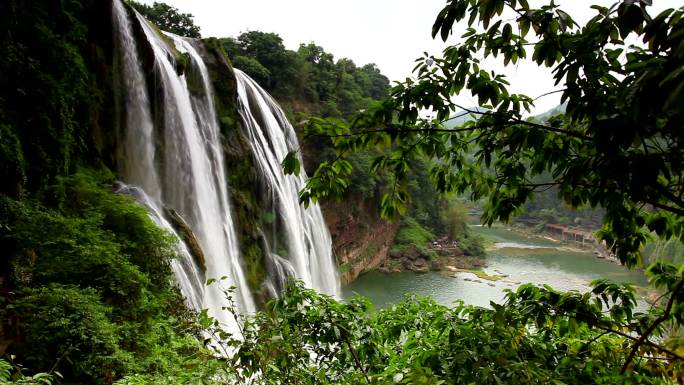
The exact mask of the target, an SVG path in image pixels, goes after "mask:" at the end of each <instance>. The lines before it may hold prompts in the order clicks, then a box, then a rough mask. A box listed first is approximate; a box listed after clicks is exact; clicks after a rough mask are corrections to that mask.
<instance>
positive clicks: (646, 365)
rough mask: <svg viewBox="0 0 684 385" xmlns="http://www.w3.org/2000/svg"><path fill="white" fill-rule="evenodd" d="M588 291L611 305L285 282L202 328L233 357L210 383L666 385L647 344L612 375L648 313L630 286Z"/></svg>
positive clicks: (570, 296) (567, 297)
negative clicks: (401, 296) (261, 302)
mask: <svg viewBox="0 0 684 385" xmlns="http://www.w3.org/2000/svg"><path fill="white" fill-rule="evenodd" d="M594 287H595V289H594V292H595V293H600V292H607V293H609V295H608V296H603V295H600V294H592V293H587V294H580V293H576V292H570V293H559V292H556V291H554V290H553V289H551V288H549V287H543V288H540V287H535V286H532V285H523V286H521V287H520V288H519V289H518V290H517V291H515V292H508V293H507V294H506V303H505V304H504V305H496V304H492V308H491V309H484V308H477V307H473V306H466V305H464V304H463V303H461V302H457V303H456V304H455V305H454V307H452V308H449V307H446V306H442V305H439V304H437V303H435V302H434V301H433V300H430V299H426V298H416V297H408V298H406V299H405V300H404V301H403V302H401V303H399V304H397V305H394V306H392V307H390V308H387V309H383V310H379V311H374V310H373V309H372V307H371V304H370V303H369V302H368V301H367V300H366V299H364V298H361V297H355V298H353V299H351V300H349V301H347V302H346V303H342V302H338V301H336V300H334V299H332V298H330V297H328V296H325V295H321V294H318V293H316V292H314V291H313V290H309V289H304V288H303V286H302V285H301V284H299V283H293V284H291V285H290V286H289V288H288V289H287V290H286V291H285V293H283V296H282V298H280V299H277V300H274V301H271V302H270V303H269V304H268V305H267V311H265V312H259V313H257V314H255V315H245V316H241V315H238V314H237V310H236V309H235V308H234V307H232V306H231V307H229V308H228V311H230V312H232V313H233V314H234V315H235V316H236V317H239V318H240V319H242V320H243V324H242V325H243V327H242V328H241V329H240V330H239V331H238V332H236V333H235V334H230V333H226V332H225V331H223V330H221V329H220V328H219V327H218V323H217V322H216V321H214V320H212V319H211V318H208V317H206V318H204V325H205V326H206V327H207V328H208V329H209V330H212V332H211V333H212V335H213V338H214V339H215V341H220V343H218V342H217V343H215V344H214V346H213V347H214V349H216V350H217V352H219V353H222V354H224V352H231V354H230V355H229V357H228V358H227V360H226V363H225V364H226V365H225V367H223V368H222V369H221V370H220V371H219V372H217V373H216V377H215V379H216V380H217V381H218V382H220V383H236V384H363V383H374V384H472V383H478V384H501V383H506V384H549V383H557V384H561V383H562V384H674V383H675V379H676V378H678V377H677V376H680V375H681V370H682V368H681V366H680V363H678V362H677V361H674V362H673V361H671V360H670V358H671V355H669V354H671V352H670V353H667V352H664V351H663V350H661V348H662V347H659V345H657V344H655V343H651V344H650V345H648V346H647V347H645V349H646V350H645V351H644V355H643V357H642V359H640V360H639V361H637V362H636V363H635V364H634V367H633V371H632V372H630V373H629V374H626V375H624V376H621V375H620V374H619V372H620V367H621V366H622V364H623V362H624V360H625V356H626V355H627V354H628V351H627V350H625V349H624V347H625V346H626V344H627V343H628V341H629V340H630V339H633V338H634V337H631V336H630V334H629V333H630V330H632V328H634V327H637V326H636V325H635V324H637V323H638V322H639V320H640V318H641V317H647V315H646V314H642V313H636V312H633V310H634V306H635V301H634V294H633V290H632V289H631V288H629V287H628V286H619V285H613V284H608V283H606V282H604V281H597V282H595V283H594ZM231 295H232V291H229V292H228V296H229V298H230V296H231ZM618 324H620V325H622V324H625V325H628V326H625V327H617V325H618ZM613 328H615V329H613ZM662 349H666V348H662ZM668 357H670V358H668ZM122 383H131V384H138V383H142V382H122ZM176 383H178V382H176Z"/></svg>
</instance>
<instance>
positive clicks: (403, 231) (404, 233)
mask: <svg viewBox="0 0 684 385" xmlns="http://www.w3.org/2000/svg"><path fill="white" fill-rule="evenodd" d="M433 239H435V235H434V234H433V233H432V232H431V231H430V230H428V229H426V228H425V227H423V226H421V225H420V223H418V221H416V220H415V219H413V218H412V217H405V218H404V219H403V220H402V222H401V227H400V228H399V232H398V233H397V236H396V237H395V239H394V245H395V247H396V248H398V249H399V250H402V251H403V250H404V249H406V248H407V247H408V246H411V245H413V246H416V247H417V248H419V249H424V248H425V247H426V246H427V245H428V244H429V243H430V242H431V241H432V240H433Z"/></svg>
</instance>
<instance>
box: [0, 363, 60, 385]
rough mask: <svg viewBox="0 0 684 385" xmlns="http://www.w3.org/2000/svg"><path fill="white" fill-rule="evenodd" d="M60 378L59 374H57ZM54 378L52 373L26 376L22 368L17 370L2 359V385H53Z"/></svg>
mask: <svg viewBox="0 0 684 385" xmlns="http://www.w3.org/2000/svg"><path fill="white" fill-rule="evenodd" d="M55 374H56V375H57V376H59V373H55ZM54 377H55V376H53V375H52V374H51V373H36V374H35V375H33V376H26V375H24V374H23V373H22V371H21V368H18V370H15V368H13V367H12V365H11V364H10V363H9V362H7V361H5V360H3V359H0V384H3V385H51V384H52V383H53V379H54Z"/></svg>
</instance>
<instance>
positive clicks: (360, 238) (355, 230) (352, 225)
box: [323, 197, 399, 285]
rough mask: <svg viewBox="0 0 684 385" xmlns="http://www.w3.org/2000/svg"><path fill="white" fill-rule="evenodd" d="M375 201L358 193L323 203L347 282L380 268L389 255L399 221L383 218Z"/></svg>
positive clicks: (344, 278)
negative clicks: (391, 221)
mask: <svg viewBox="0 0 684 385" xmlns="http://www.w3.org/2000/svg"><path fill="white" fill-rule="evenodd" d="M375 205H377V202H375V201H368V200H363V199H360V198H358V197H348V198H346V199H344V200H343V201H341V202H325V203H324V204H323V214H324V215H325V219H326V222H327V224H328V228H329V229H330V234H331V235H332V238H333V246H334V248H335V253H336V255H337V261H338V264H339V272H340V279H341V281H342V284H343V285H345V284H348V283H350V282H352V281H354V280H355V279H356V278H357V277H358V276H359V275H360V274H361V273H364V272H366V271H369V270H372V269H375V268H377V267H378V266H380V264H382V262H383V261H384V260H385V259H387V257H388V255H389V250H390V248H391V246H392V243H393V242H394V237H395V235H396V234H397V230H398V227H399V224H398V223H397V222H394V223H389V222H387V221H385V220H383V219H381V218H380V216H379V215H378V214H377V211H378V210H377V207H376V206H375Z"/></svg>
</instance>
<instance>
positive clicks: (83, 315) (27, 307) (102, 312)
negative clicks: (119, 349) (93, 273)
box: [9, 285, 117, 378]
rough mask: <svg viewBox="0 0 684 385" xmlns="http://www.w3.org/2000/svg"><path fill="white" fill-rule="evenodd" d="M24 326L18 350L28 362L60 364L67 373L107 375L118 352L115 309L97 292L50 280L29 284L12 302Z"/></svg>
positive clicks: (42, 364) (40, 364)
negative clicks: (112, 313) (112, 316)
mask: <svg viewBox="0 0 684 385" xmlns="http://www.w3.org/2000/svg"><path fill="white" fill-rule="evenodd" d="M9 309H10V311H12V312H13V313H14V314H16V315H17V316H18V317H19V318H20V319H21V320H22V322H23V324H24V325H25V326H24V328H23V334H24V336H23V337H24V341H23V344H24V346H25V347H26V348H25V349H22V350H21V352H20V353H19V354H20V355H21V357H22V361H24V362H26V363H27V364H28V365H29V367H35V368H46V366H45V363H50V362H53V361H54V362H55V363H60V360H62V359H66V360H67V361H68V362H69V363H70V365H62V367H63V368H64V369H66V372H65V374H72V373H78V375H79V376H86V377H90V378H98V377H104V374H105V372H106V370H107V368H108V367H110V366H111V362H112V361H113V355H114V353H115V352H116V345H117V338H116V335H115V334H116V326H115V325H114V324H113V323H112V322H111V321H110V320H109V319H108V313H109V312H110V311H111V309H110V308H109V307H108V306H105V305H104V304H102V303H101V298H100V297H99V295H98V293H97V291H96V290H95V289H92V288H85V289H80V288H78V287H74V286H61V285H46V286H43V287H40V288H36V289H32V288H29V289H26V290H24V291H23V292H22V293H21V296H20V298H19V299H18V300H17V302H16V303H15V304H13V305H11V306H10V308H9Z"/></svg>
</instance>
